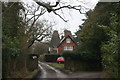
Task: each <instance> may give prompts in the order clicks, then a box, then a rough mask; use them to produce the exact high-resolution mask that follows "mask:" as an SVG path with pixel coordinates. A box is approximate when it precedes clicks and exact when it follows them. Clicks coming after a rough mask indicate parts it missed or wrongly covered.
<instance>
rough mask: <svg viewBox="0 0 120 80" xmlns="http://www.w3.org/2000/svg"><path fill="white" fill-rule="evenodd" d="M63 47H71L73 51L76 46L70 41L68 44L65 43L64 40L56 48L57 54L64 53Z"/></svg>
mask: <svg viewBox="0 0 120 80" xmlns="http://www.w3.org/2000/svg"><path fill="white" fill-rule="evenodd" d="M64 46H73V50H74V49H75V48H76V47H77V46H76V44H75V43H74V42H73V41H72V40H71V42H70V43H66V40H64V41H63V42H62V44H61V45H60V46H59V47H58V53H59V54H61V52H63V51H64Z"/></svg>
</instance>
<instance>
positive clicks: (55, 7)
mask: <svg viewBox="0 0 120 80" xmlns="http://www.w3.org/2000/svg"><path fill="white" fill-rule="evenodd" d="M34 1H35V2H36V3H37V4H38V5H39V6H42V7H44V8H46V10H47V11H48V12H49V13H50V12H53V13H54V14H55V15H57V16H59V17H60V18H61V19H62V20H64V21H65V22H67V20H65V19H64V18H63V17H62V16H61V15H60V14H58V13H57V11H58V10H62V9H63V8H67V9H74V10H77V11H79V12H80V14H85V13H86V12H82V9H89V8H86V7H84V6H81V5H75V6H72V5H70V4H68V5H62V6H61V4H60V1H61V0H57V1H56V4H55V5H51V4H50V3H49V2H48V3H45V2H43V1H42V0H34Z"/></svg>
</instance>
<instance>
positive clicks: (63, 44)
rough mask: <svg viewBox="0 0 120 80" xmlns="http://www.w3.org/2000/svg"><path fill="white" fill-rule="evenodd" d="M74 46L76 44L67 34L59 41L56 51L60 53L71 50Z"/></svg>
mask: <svg viewBox="0 0 120 80" xmlns="http://www.w3.org/2000/svg"><path fill="white" fill-rule="evenodd" d="M76 47H77V45H76V43H75V42H74V40H73V38H72V37H71V36H69V35H68V36H66V37H64V38H63V39H62V40H61V41H60V44H59V45H58V47H57V53H58V54H60V53H62V52H63V51H73V50H74V49H75V48H76Z"/></svg>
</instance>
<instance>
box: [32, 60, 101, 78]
mask: <svg viewBox="0 0 120 80" xmlns="http://www.w3.org/2000/svg"><path fill="white" fill-rule="evenodd" d="M38 66H39V68H40V69H41V72H40V73H38V75H37V76H36V79H33V80H76V79H77V80H81V79H82V80H87V79H88V78H89V79H90V78H91V79H92V80H98V78H101V73H100V72H89V73H74V74H65V73H63V72H61V71H60V70H58V69H56V68H54V67H52V66H50V65H48V64H46V63H43V62H40V61H39V64H38Z"/></svg>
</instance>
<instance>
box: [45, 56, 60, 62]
mask: <svg viewBox="0 0 120 80" xmlns="http://www.w3.org/2000/svg"><path fill="white" fill-rule="evenodd" d="M60 56H61V55H59V54H52V55H45V61H46V62H56V60H57V58H58V57H60Z"/></svg>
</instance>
